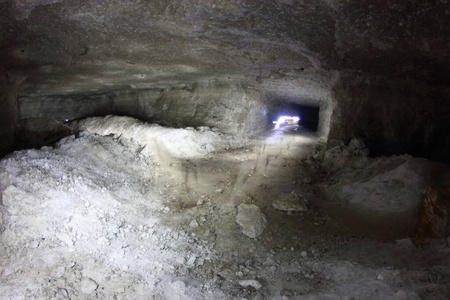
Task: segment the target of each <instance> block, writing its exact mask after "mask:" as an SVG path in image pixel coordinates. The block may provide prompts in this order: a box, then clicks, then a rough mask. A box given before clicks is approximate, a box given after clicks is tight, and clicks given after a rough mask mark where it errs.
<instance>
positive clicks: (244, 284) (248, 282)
mask: <svg viewBox="0 0 450 300" xmlns="http://www.w3.org/2000/svg"><path fill="white" fill-rule="evenodd" d="M239 284H240V285H241V286H242V287H245V288H249V287H251V288H254V289H255V290H259V289H260V288H262V285H261V283H259V281H258V280H255V279H247V280H240V281H239Z"/></svg>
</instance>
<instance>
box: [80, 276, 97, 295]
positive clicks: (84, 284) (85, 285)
mask: <svg viewBox="0 0 450 300" xmlns="http://www.w3.org/2000/svg"><path fill="white" fill-rule="evenodd" d="M97 288H98V283H97V282H95V281H94V280H92V279H91V278H87V277H84V278H83V279H82V280H81V291H82V292H83V293H85V294H90V293H92V292H94V291H95V290H96V289H97Z"/></svg>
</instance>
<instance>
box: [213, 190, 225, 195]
mask: <svg viewBox="0 0 450 300" xmlns="http://www.w3.org/2000/svg"><path fill="white" fill-rule="evenodd" d="M214 192H216V193H217V194H222V193H223V189H217V190H215V191H214Z"/></svg>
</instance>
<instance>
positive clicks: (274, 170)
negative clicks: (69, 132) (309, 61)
mask: <svg viewBox="0 0 450 300" xmlns="http://www.w3.org/2000/svg"><path fill="white" fill-rule="evenodd" d="M115 121H116V122H118V123H119V124H120V122H121V121H123V119H121V118H115ZM105 123H107V126H106V125H105V128H107V127H108V128H111V127H112V126H111V123H110V122H109V123H108V122H105ZM138 123H139V122H136V124H138ZM119 124H118V125H119ZM116 128H119V126H117V127H116ZM145 128H146V129H147V130H150V131H151V130H152V128H151V126H148V127H145V126H144V127H142V128H140V129H141V130H143V129H145ZM172 130H173V129H172ZM178 131H180V132H184V131H185V130H184V129H178ZM187 131H195V132H196V134H199V135H200V134H203V133H207V132H208V129H207V128H200V130H195V129H193V128H191V129H187ZM143 135H145V134H143ZM220 137H224V136H223V135H220ZM192 142H195V140H193V141H192ZM198 142H200V143H201V142H202V140H201V139H200V140H198ZM179 143H180V144H183V143H184V142H183V141H181V140H179ZM210 143H213V142H212V141H210ZM316 143H317V138H313V137H312V135H311V133H304V134H300V133H297V134H295V135H292V134H285V135H281V133H280V132H272V135H271V136H268V137H267V138H266V139H264V140H261V139H253V140H252V141H251V144H247V145H245V146H244V147H239V148H237V149H229V150H228V151H224V149H221V148H220V147H217V148H216V152H215V153H214V155H211V156H207V157H204V158H198V159H194V158H187V159H185V158H181V156H179V155H173V156H167V155H166V156H165V155H162V152H163V151H162V149H161V148H158V145H155V147H151V148H148V150H149V151H148V152H145V151H142V150H143V147H144V146H143V145H141V144H139V143H138V142H136V141H133V140H131V139H127V138H125V137H124V135H120V133H119V134H116V135H114V134H111V135H107V136H101V135H98V134H92V133H89V132H87V131H84V132H81V133H79V134H78V135H75V136H69V137H67V138H64V139H63V140H61V141H60V142H59V143H58V144H57V145H56V146H55V147H54V148H52V147H43V148H41V149H30V150H24V151H17V152H15V153H12V154H10V155H8V156H7V157H6V158H4V159H2V160H0V192H1V195H2V198H1V199H2V202H1V205H0V218H1V220H0V225H1V230H0V232H1V234H0V295H1V296H0V298H5V299H10V298H11V299H136V298H140V299H153V298H154V299H179V300H184V299H195V300H197V299H200V300H207V299H220V300H222V299H223V300H228V299H292V298H293V299H330V300H342V299H346V298H347V297H349V296H348V295H357V297H358V298H363V299H370V300H377V299H380V298H381V299H404V297H405V295H406V296H407V297H408V299H423V300H437V299H438V300H441V299H442V300H443V299H449V297H450V292H449V290H448V282H449V279H450V275H449V273H448V271H447V270H449V263H450V262H449V260H448V248H445V245H444V244H443V243H441V244H440V243H439V242H440V241H439V240H438V241H436V240H433V243H432V244H433V247H431V248H430V249H416V248H415V247H414V246H413V245H412V244H411V241H410V240H409V239H405V238H407V237H408V235H404V234H403V235H400V236H397V237H395V238H394V239H389V238H388V241H387V242H384V241H380V240H379V239H372V238H371V236H372V235H373V233H374V231H375V230H376V229H377V228H378V227H377V226H379V223H381V222H382V221H383V219H380V218H379V215H378V214H373V215H372V217H375V218H378V219H376V220H377V221H378V223H376V224H375V225H374V226H371V227H365V228H364V226H362V224H364V223H363V222H360V223H359V224H358V225H359V226H347V223H346V222H345V221H346V220H344V221H343V220H341V219H340V218H339V216H341V215H343V216H345V217H348V216H349V215H350V216H351V217H352V218H348V219H353V218H355V217H358V216H359V215H361V214H360V213H358V212H355V211H352V210H351V209H349V207H348V206H347V205H342V203H339V202H338V201H335V204H337V205H336V208H333V209H330V207H327V205H329V203H327V199H324V198H321V196H320V193H319V192H318V191H317V189H318V188H319V187H320V184H322V183H323V182H322V181H321V180H318V179H319V178H322V179H323V180H324V181H325V182H326V183H329V184H331V185H333V184H335V183H336V182H333V181H334V180H335V179H339V177H337V178H333V177H332V175H330V176H331V177H323V175H324V174H323V173H322V171H321V170H319V169H318V167H317V166H316V165H315V164H311V163H310V160H309V159H308V157H309V156H310V155H315V154H314V151H317V150H318V149H320V148H324V147H323V144H319V145H318V144H316ZM215 145H222V146H223V147H226V145H227V142H226V140H225V142H224V143H223V144H221V143H219V144H215ZM320 145H322V147H320ZM161 146H162V145H161ZM175 149H177V147H175ZM178 149H181V148H178ZM280 153H282V155H280ZM357 159H358V160H361V159H366V160H367V159H368V158H361V157H357ZM358 160H356V161H352V160H348V157H347V161H346V162H345V165H344V166H345V168H346V170H345V174H346V176H345V178H351V177H352V174H353V175H354V176H356V177H361V176H360V175H361V173H360V172H361V169H360V168H359V164H358ZM383 160H384V161H385V163H386V164H388V165H389V164H390V163H391V162H392V160H391V159H389V158H385V159H381V160H375V161H374V162H376V163H374V164H373V167H374V169H377V168H381V169H382V168H384V165H383V164H382V161H383ZM394 160H395V159H394ZM377 165H378V167H377ZM352 169H353V171H352ZM379 173H380V172H377V173H376V174H379ZM343 174H344V173H343ZM367 175H370V174H367ZM305 176H308V177H311V178H313V179H314V180H313V181H312V182H311V183H310V184H308V185H304V184H299V182H300V181H299V180H301V179H302V178H304V177H305ZM343 178H344V177H343ZM368 178H370V176H368ZM436 179H438V180H435V181H436V182H441V183H442V184H443V186H444V187H446V186H448V184H447V183H448V179H450V176H447V177H446V176H441V177H437V178H436ZM294 182H295V183H294ZM315 183H316V184H315ZM317 185H318V186H317ZM392 187H393V190H391V192H392V193H394V194H395V192H396V190H395V187H396V186H392ZM218 190H220V191H221V192H220V193H219V192H216V191H218ZM292 190H295V191H296V192H297V193H300V192H302V193H303V192H305V194H306V191H308V192H314V193H315V194H316V195H317V197H314V198H308V199H309V200H310V201H311V205H312V206H313V207H314V210H311V211H309V212H306V213H304V214H286V213H284V212H280V211H277V210H275V209H273V208H272V201H273V199H275V198H276V196H277V195H278V194H279V193H280V191H292ZM372 192H375V191H372ZM332 200H335V198H333V199H332ZM243 201H245V202H244V203H252V204H253V205H254V206H256V207H260V208H261V210H263V211H264V214H265V217H266V218H267V220H268V222H267V223H266V225H265V226H266V227H265V229H264V234H262V235H260V236H259V238H256V239H255V238H248V237H247V236H246V235H244V234H241V231H240V230H239V227H238V225H237V224H236V223H235V220H236V206H238V205H240V204H241V203H243ZM250 207H252V206H251V205H250ZM258 215H261V212H260V211H259V209H258ZM336 215H337V216H336ZM364 217H366V216H364ZM389 225H392V224H389ZM361 227H362V228H361ZM393 228H394V227H389V230H390V231H391V230H392V229H393ZM360 229H364V231H363V232H362V233H361V232H358V230H360ZM381 237H382V238H384V239H386V238H387V237H386V232H384V233H383V235H382V236H381ZM396 239H398V242H397V243H395V242H394V241H395V240H396ZM411 262H414V263H411ZM349 283H350V284H349Z"/></svg>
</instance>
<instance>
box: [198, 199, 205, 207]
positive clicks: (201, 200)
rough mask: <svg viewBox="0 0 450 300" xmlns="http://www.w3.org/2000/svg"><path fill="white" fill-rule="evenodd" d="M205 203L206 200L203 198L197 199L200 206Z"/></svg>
mask: <svg viewBox="0 0 450 300" xmlns="http://www.w3.org/2000/svg"><path fill="white" fill-rule="evenodd" d="M203 203H205V201H204V200H203V199H199V200H198V201H197V205H198V206H200V205H203Z"/></svg>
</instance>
